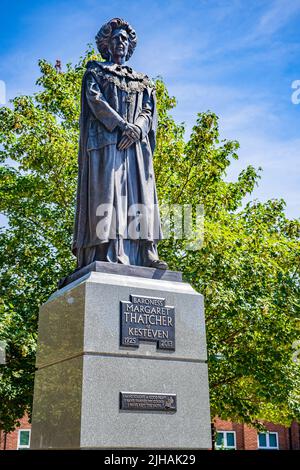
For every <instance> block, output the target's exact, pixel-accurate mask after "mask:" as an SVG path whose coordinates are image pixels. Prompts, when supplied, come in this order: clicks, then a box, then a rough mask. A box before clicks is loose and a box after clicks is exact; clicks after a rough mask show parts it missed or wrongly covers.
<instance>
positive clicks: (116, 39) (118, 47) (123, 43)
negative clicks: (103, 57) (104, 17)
mask: <svg viewBox="0 0 300 470" xmlns="http://www.w3.org/2000/svg"><path fill="white" fill-rule="evenodd" d="M128 46H129V40H128V34H127V32H126V31H125V29H121V28H118V29H115V30H114V32H113V33H112V35H111V38H110V41H109V52H110V55H111V58H112V60H113V62H115V60H114V59H115V58H121V59H125V58H126V56H127V53H128Z"/></svg>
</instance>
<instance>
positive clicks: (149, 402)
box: [120, 392, 177, 413]
mask: <svg viewBox="0 0 300 470" xmlns="http://www.w3.org/2000/svg"><path fill="white" fill-rule="evenodd" d="M176 398H177V397H176V395H175V394H173V393H172V394H163V393H138V392H136V393H131V392H120V409H121V410H127V411H130V410H131V411H165V412H173V413H174V412H175V411H177V399H176Z"/></svg>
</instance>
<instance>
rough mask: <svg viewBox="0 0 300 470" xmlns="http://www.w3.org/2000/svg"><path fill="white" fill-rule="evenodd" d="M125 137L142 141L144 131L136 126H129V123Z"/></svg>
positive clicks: (124, 132)
mask: <svg viewBox="0 0 300 470" xmlns="http://www.w3.org/2000/svg"><path fill="white" fill-rule="evenodd" d="M124 135H127V136H128V137H129V138H131V139H132V140H133V141H136V140H140V138H141V136H142V131H141V129H140V128H139V127H138V126H136V125H135V124H129V123H127V124H126V126H125V128H124V130H123V134H122V137H123V136H124Z"/></svg>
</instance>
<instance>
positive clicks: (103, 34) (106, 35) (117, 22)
mask: <svg viewBox="0 0 300 470" xmlns="http://www.w3.org/2000/svg"><path fill="white" fill-rule="evenodd" d="M117 28H122V29H124V30H125V31H126V32H127V34H128V41H129V46H128V53H127V55H126V60H128V59H129V58H130V57H131V56H132V54H133V51H134V49H135V47H136V44H137V37H136V32H135V30H134V29H133V28H132V27H131V26H130V24H129V23H127V21H125V20H122V19H121V18H113V19H112V20H110V21H109V22H108V23H105V24H104V25H103V26H102V27H101V29H100V31H99V32H98V34H97V35H96V44H97V48H98V51H99V52H100V54H101V55H102V57H103V59H105V60H109V51H108V43H109V39H110V37H111V35H112V32H113V31H114V30H115V29H117Z"/></svg>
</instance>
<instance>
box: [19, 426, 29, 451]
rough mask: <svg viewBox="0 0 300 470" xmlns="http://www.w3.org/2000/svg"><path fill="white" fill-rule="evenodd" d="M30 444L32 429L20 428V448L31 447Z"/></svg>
mask: <svg viewBox="0 0 300 470" xmlns="http://www.w3.org/2000/svg"><path fill="white" fill-rule="evenodd" d="M29 445H30V429H19V435H18V450H21V449H29Z"/></svg>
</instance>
